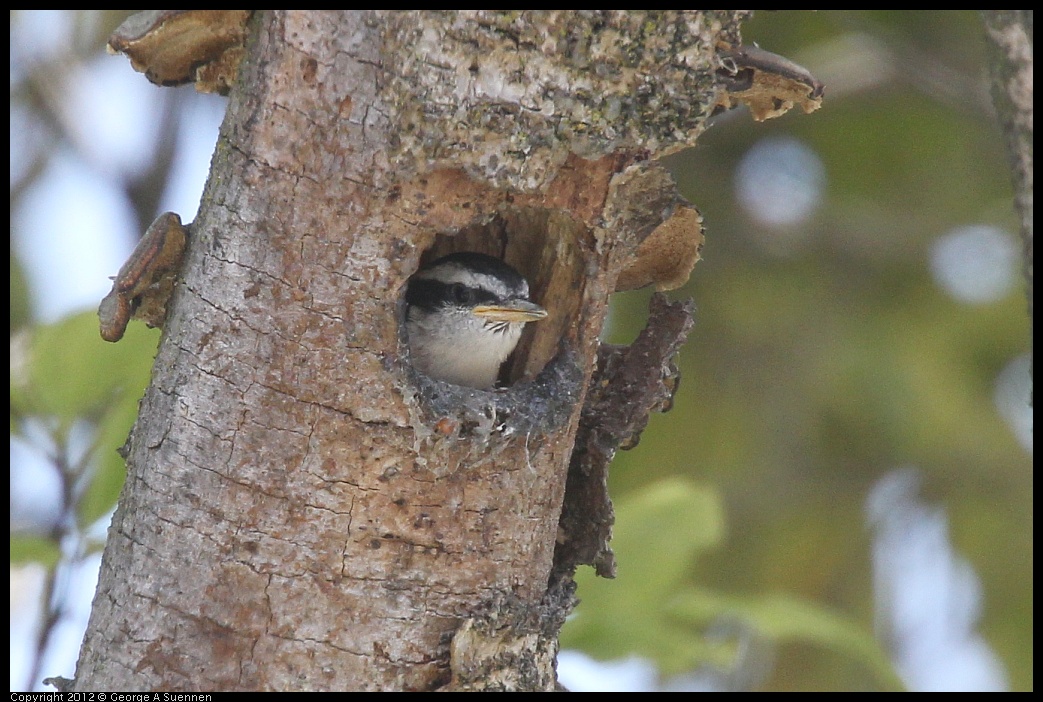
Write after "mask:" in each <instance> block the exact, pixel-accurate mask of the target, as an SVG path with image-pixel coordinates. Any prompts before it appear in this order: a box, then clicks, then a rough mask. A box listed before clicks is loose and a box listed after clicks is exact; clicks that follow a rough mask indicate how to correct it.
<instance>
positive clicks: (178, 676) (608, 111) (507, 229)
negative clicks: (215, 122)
mask: <svg viewBox="0 0 1043 702" xmlns="http://www.w3.org/2000/svg"><path fill="white" fill-rule="evenodd" d="M746 14H747V13H746V12H745V11H684V12H682V11H632V12H622V11H584V12H578V11H538V12H496V11H459V12H434V11H430V12H391V11H357V12H345V11H325V12H320V11H258V12H255V13H253V14H252V16H250V17H249V20H248V22H247V23H246V25H245V27H246V31H245V34H244V36H245V37H246V39H245V44H243V47H244V51H243V52H242V53H243V57H242V63H241V65H239V66H238V77H237V79H234V80H232V81H231V83H230V85H231V88H230V92H229V98H230V103H229V106H228V113H227V116H226V119H225V122H224V125H223V127H222V130H221V134H220V138H219V141H218V145H217V149H216V152H215V154H214V157H213V162H212V165H211V173H210V178H209V181H208V184H207V187H206V191H205V193H204V197H203V202H202V205H201V208H200V211H199V215H198V218H197V219H196V220H195V221H194V222H193V223H192V224H191V225H190V227H189V230H190V236H189V238H188V245H187V250H186V253H185V258H184V261H183V267H182V269H181V272H180V274H179V276H178V278H177V284H176V285H175V286H174V292H173V296H172V298H171V299H170V305H169V308H168V313H167V314H168V316H167V318H166V323H165V326H164V334H163V338H162V341H161V343H160V347H159V350H158V355H157V357H156V361H155V367H154V371H153V377H152V383H151V385H150V387H149V388H148V390H147V391H146V393H145V396H144V398H143V400H142V402H141V409H140V415H139V419H138V422H137V424H136V426H135V428H134V430H133V432H132V434H131V437H130V439H129V440H128V444H127V447H126V448H125V451H126V456H127V481H126V485H125V487H124V490H123V494H122V497H121V499H120V503H119V507H118V509H117V512H116V515H115V517H114V519H113V522H112V525H111V528H110V531H109V540H108V544H107V547H106V550H105V556H104V560H103V564H102V571H101V578H100V582H99V586H98V591H97V595H96V597H95V601H94V609H93V612H92V615H91V619H90V624H89V626H88V630H87V634H86V637H85V641H84V644H83V649H82V651H81V657H80V660H79V664H78V668H77V675H76V689H78V690H109V691H111V690H181V691H206V690H435V689H456V690H467V689H472V690H496V689H499V690H553V689H555V687H556V676H555V668H554V665H555V656H556V653H557V632H558V629H559V628H560V626H561V623H562V622H563V620H564V617H565V615H566V614H567V613H568V611H569V609H570V608H571V606H572V604H573V596H572V583H571V574H572V572H573V571H574V570H575V567H576V565H578V564H579V563H581V562H594V561H595V560H596V561H597V562H598V564H599V568H602V569H605V570H610V556H608V555H606V553H605V549H604V548H601V547H600V546H599V545H598V544H596V543H594V544H587V545H585V546H573V547H572V548H569V549H566V550H563V551H560V552H559V553H558V555H557V556H556V549H558V547H559V546H562V545H563V544H567V543H568V542H569V540H570V539H571V538H573V537H574V536H575V535H574V534H573V533H571V531H570V528H569V526H568V524H566V523H565V522H564V521H562V520H561V517H562V508H563V502H566V497H565V492H566V478H567V477H568V479H569V482H570V484H571V483H572V482H573V481H574V480H577V481H579V482H582V481H583V476H579V477H573V476H569V475H568V473H569V467H570V463H572V464H574V468H575V465H578V464H582V470H583V471H586V473H590V471H591V468H590V464H591V460H589V457H590V456H593V455H595V454H597V455H598V456H601V459H599V460H600V462H601V463H607V460H608V459H610V458H611V454H612V453H613V452H614V450H615V448H616V446H618V445H619V443H620V442H621V441H629V440H631V439H633V440H636V436H634V435H635V432H639V431H640V429H641V428H643V426H644V421H643V420H644V419H646V418H647V412H648V411H649V410H650V409H656V408H662V407H661V405H663V404H668V397H667V396H668V394H669V392H668V389H669V387H671V383H670V372H671V369H670V367H669V366H670V364H669V355H671V354H672V353H673V352H674V351H676V348H677V346H678V345H679V343H680V341H681V340H682V339H683V336H684V334H685V333H687V329H688V326H689V325H690V323H691V319H690V314H689V312H690V310H689V308H687V307H677V306H671V305H669V304H668V303H665V302H664V301H663V300H657V302H656V303H655V306H654V307H655V309H654V310H653V317H654V318H656V319H659V318H661V319H663V320H665V321H664V322H663V326H662V329H659V330H657V329H655V328H652V329H651V331H649V332H648V333H647V334H646V338H645V340H644V342H643V345H642V347H641V351H640V352H639V353H638V352H635V353H633V354H630V355H629V356H628V355H626V353H625V352H624V351H620V350H615V351H612V352H611V353H606V352H604V351H603V352H602V356H603V358H602V363H603V364H608V366H611V367H612V368H616V367H618V368H620V369H621V370H619V371H618V373H617V374H616V375H615V376H613V375H612V373H614V372H615V371H606V373H608V374H607V375H606V374H605V373H602V374H601V375H599V376H597V378H600V379H601V380H595V381H594V382H595V383H597V382H600V385H598V386H597V387H598V389H597V392H596V394H595V395H594V396H595V397H596V398H597V400H598V402H600V403H603V404H604V405H605V406H606V407H609V406H612V405H614V404H615V415H614V418H613V422H615V424H614V426H616V425H619V426H620V427H621V429H620V432H622V433H623V434H628V436H606V432H604V431H601V432H599V431H597V430H596V429H593V428H590V427H588V428H587V429H585V430H584V431H583V432H581V433H582V435H583V436H593V437H595V438H596V440H597V442H598V443H597V446H596V447H590V446H588V447H581V449H580V453H582V456H583V458H582V460H578V459H577V460H574V459H573V455H574V451H576V450H577V449H576V447H575V446H574V444H575V442H576V437H577V433H578V431H579V430H580V423H581V417H582V416H583V415H584V400H585V399H586V398H587V395H588V387H590V386H591V383H592V377H594V374H595V372H596V369H597V368H598V349H599V343H598V334H599V333H600V331H601V328H602V324H603V321H604V318H605V314H606V309H607V301H608V297H609V295H610V293H612V292H613V291H614V290H615V289H616V287H617V279H619V278H620V276H621V275H622V274H623V273H624V272H625V271H626V270H627V269H629V268H630V267H631V266H632V265H633V264H634V263H635V261H636V260H637V259H638V258H639V253H638V251H639V247H640V245H641V244H642V243H643V242H645V241H646V240H647V239H649V237H650V236H651V235H652V233H653V232H654V231H656V230H658V229H659V228H660V226H661V225H663V224H664V223H669V222H670V221H673V222H674V227H675V228H676V227H677V222H689V223H695V226H698V224H697V220H698V217H697V213H694V210H693V209H692V208H691V207H690V206H689V205H687V204H686V203H684V201H683V200H682V199H681V198H680V197H679V196H678V195H677V194H676V192H675V191H674V189H673V184H672V182H671V181H670V179H669V178H668V177H667V176H665V174H664V172H663V171H662V169H660V167H659V166H658V165H657V163H656V159H657V158H658V157H660V156H662V155H665V154H667V153H670V152H672V151H676V150H678V149H680V148H683V147H685V146H689V145H692V144H693V143H694V142H695V139H696V137H697V136H698V134H699V133H700V132H701V130H702V129H703V127H704V122H705V120H706V118H707V117H708V116H709V115H710V114H711V112H712V111H713V109H714V105H715V103H716V101H717V98H718V97H719V93H720V91H721V87H720V79H719V77H718V75H717V71H719V70H720V68H721V64H722V62H721V61H720V60H719V58H718V51H719V49H720V47H721V46H723V45H738V44H739V38H738V26H739V22H740V21H741V19H742V18H744V17H745V16H746ZM221 70H222V71H224V70H225V68H224V67H222V69H221ZM233 75H234V74H233ZM696 235H697V232H691V231H690V230H689V231H687V233H686V235H685V236H687V237H688V238H689V239H691V237H694V236H696ZM455 250H476V251H483V252H486V253H491V254H495V255H497V256H501V257H503V258H504V259H505V260H507V261H508V262H509V263H512V264H513V265H515V266H516V267H517V268H518V269H519V270H521V271H522V273H523V274H525V275H526V276H527V277H528V278H529V280H530V282H531V283H532V287H533V291H534V298H535V299H536V300H538V301H540V302H541V303H542V304H543V305H544V306H546V307H548V309H549V310H550V317H549V318H548V319H547V320H545V321H543V322H540V323H539V324H537V325H530V326H532V327H533V329H532V332H533V334H532V336H531V337H530V338H528V339H526V340H525V341H523V347H522V348H521V349H520V350H519V353H518V354H517V356H518V357H517V359H516V361H515V364H514V367H513V375H512V377H513V378H514V380H515V382H514V383H513V384H512V385H511V386H510V387H509V388H507V389H505V390H497V391H481V390H473V389H469V388H461V387H456V386H450V385H447V384H444V383H438V382H435V381H432V380H430V379H428V378H425V377H423V376H421V375H419V374H418V373H416V372H415V371H414V370H413V369H412V368H411V366H410V363H409V358H408V350H407V348H406V346H405V344H404V339H403V335H402V331H401V320H402V317H403V302H402V293H403V290H404V286H405V283H406V281H407V280H408V278H409V276H410V275H412V274H413V273H414V272H415V271H416V270H417V268H418V267H419V266H420V265H421V264H422V263H423V262H425V261H427V260H429V259H431V258H432V257H434V256H437V255H440V254H443V253H447V252H450V251H455ZM692 262H694V258H693V259H692ZM674 273H676V271H675V272H674ZM667 277H668V276H667ZM683 277H686V274H685V276H682V278H683ZM649 280H652V281H653V282H654V278H652V279H649ZM642 281H643V282H642V283H641V284H646V283H647V282H649V281H648V280H644V279H643V278H642ZM650 324H651V322H650ZM626 359H629V360H626ZM649 368H651V369H652V371H651V372H648V369H649ZM642 369H644V370H642ZM602 370H604V368H603V369H602ZM611 377H625V378H626V379H627V380H626V382H627V383H629V387H628V390H627V392H628V393H629V394H621V395H619V396H618V397H620V398H625V401H627V402H631V401H632V402H634V403H635V405H634V406H635V408H636V409H635V414H641V413H643V416H641V417H628V416H624V415H626V413H625V412H620V411H619V406H618V403H614V402H613V400H612V398H613V395H612V389H611V387H610V383H609V381H610V379H611ZM635 383H646V384H648V387H649V388H650V390H649V391H648V392H647V393H645V394H644V395H645V396H644V397H641V395H642V393H640V392H637V391H636V390H635V387H638V386H635V385H634V384H635ZM653 386H654V387H653ZM635 395H636V397H635ZM620 401H623V400H620ZM587 414H588V415H590V416H589V419H590V421H592V422H594V423H596V422H597V416H596V415H597V413H596V412H595V413H593V415H591V413H590V412H589V411H588V412H587ZM616 433H619V432H616ZM586 473H585V474H586ZM588 477H589V476H588ZM593 480H594V482H595V484H597V483H598V481H600V482H601V483H603V476H594V478H593ZM570 489H571V488H570ZM594 492H597V490H594ZM582 499H583V498H581V499H579V500H578V501H576V502H574V503H573V504H572V508H571V511H570V517H569V520H570V522H569V523H572V524H577V525H579V526H576V527H575V529H574V531H582V530H583V529H585V528H586V527H585V526H584V524H586V523H587V522H590V521H591V519H592V520H593V521H594V522H596V523H597V524H598V525H600V527H599V528H598V529H595V531H600V532H601V536H599V537H597V538H607V533H605V532H607V525H608V524H610V522H611V515H610V511H611V510H610V506H607V507H604V506H603V508H604V509H607V512H608V513H607V516H606V514H605V513H602V515H601V516H600V517H596V518H595V517H592V518H591V519H587V520H585V519H584V516H583V514H582ZM599 500H601V498H600V497H598V496H595V497H593V498H591V502H592V503H598V502H599ZM577 538H579V537H577ZM565 551H567V553H566V552H565ZM570 554H573V555H570ZM574 554H586V555H579V556H576V555H574ZM607 574H610V573H607Z"/></svg>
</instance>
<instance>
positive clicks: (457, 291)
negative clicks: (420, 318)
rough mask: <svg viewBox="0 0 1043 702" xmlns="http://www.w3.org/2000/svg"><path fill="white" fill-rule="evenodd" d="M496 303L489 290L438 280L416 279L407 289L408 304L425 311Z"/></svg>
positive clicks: (410, 282) (411, 281)
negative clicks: (455, 305)
mask: <svg viewBox="0 0 1043 702" xmlns="http://www.w3.org/2000/svg"><path fill="white" fill-rule="evenodd" d="M494 302H496V296H495V295H493V294H492V293H491V292H489V291H488V290H483V289H481V288H472V287H467V286H464V285H462V284H460V283H443V282H441V281H438V280H429V279H425V278H414V279H413V280H410V281H409V287H408V288H407V289H406V303H408V304H410V305H416V306H418V307H422V308H424V309H435V308H436V307H441V306H444V305H447V304H450V303H455V304H464V305H480V304H489V303H494Z"/></svg>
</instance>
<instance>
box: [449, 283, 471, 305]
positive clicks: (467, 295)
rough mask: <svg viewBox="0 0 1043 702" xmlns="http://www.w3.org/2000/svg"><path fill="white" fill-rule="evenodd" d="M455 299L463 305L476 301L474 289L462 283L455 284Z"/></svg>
mask: <svg viewBox="0 0 1043 702" xmlns="http://www.w3.org/2000/svg"><path fill="white" fill-rule="evenodd" d="M452 292H453V299H454V300H456V301H457V302H459V303H460V304H461V305H470V304H472V303H473V302H474V291H473V290H471V289H470V288H469V287H467V286H466V285H463V284H461V283H454V284H453V290H452Z"/></svg>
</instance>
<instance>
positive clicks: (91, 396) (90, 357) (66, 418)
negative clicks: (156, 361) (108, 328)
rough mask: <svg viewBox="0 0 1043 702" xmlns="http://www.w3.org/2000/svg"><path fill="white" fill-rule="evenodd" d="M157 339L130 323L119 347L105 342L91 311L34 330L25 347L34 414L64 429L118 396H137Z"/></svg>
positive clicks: (141, 389)
mask: <svg viewBox="0 0 1043 702" xmlns="http://www.w3.org/2000/svg"><path fill="white" fill-rule="evenodd" d="M158 334H159V332H158V331H155V330H149V329H147V328H146V327H145V326H144V325H142V324H137V323H134V324H131V325H130V327H128V329H127V334H126V335H125V336H124V337H123V339H122V340H121V341H120V342H119V343H117V344H110V343H107V342H105V341H102V339H101V337H100V336H99V334H98V317H97V315H96V314H94V313H93V312H81V313H79V314H75V315H71V316H69V317H65V318H63V319H61V320H59V321H57V322H55V323H54V324H47V325H42V326H40V327H37V328H36V329H35V330H34V331H33V335H32V340H31V342H30V346H29V358H28V384H27V385H28V389H27V390H26V393H27V394H28V395H29V396H30V397H31V400H32V406H33V409H34V411H35V412H36V413H38V414H43V415H49V416H54V417H57V418H58V419H59V420H60V421H61V423H62V426H63V427H68V426H69V425H70V424H71V423H72V422H73V421H74V420H75V419H78V418H82V417H92V416H96V415H98V414H100V413H101V412H103V411H104V410H105V409H106V408H107V407H108V406H109V405H111V404H112V403H113V402H114V401H116V397H117V395H118V393H120V392H127V393H131V394H136V395H137V396H138V397H140V395H141V393H142V392H143V390H144V388H145V386H146V385H147V384H148V377H149V372H150V370H151V367H152V359H153V356H154V355H155V350H156V343H157V338H158ZM136 399H137V398H135V401H136Z"/></svg>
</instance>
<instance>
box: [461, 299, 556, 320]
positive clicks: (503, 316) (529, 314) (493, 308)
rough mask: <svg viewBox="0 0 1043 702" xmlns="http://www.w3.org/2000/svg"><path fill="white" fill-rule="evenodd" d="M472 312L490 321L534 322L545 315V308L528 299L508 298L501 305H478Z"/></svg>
mask: <svg viewBox="0 0 1043 702" xmlns="http://www.w3.org/2000/svg"><path fill="white" fill-rule="evenodd" d="M473 312H474V313H475V314H476V315H478V316H479V317H481V318H482V319H488V320H489V321H491V322H521V323H523V324H524V323H525V322H535V321H536V320H538V319H543V318H544V317H546V316H547V310H545V309H543V308H542V307H540V306H539V305H537V304H536V303H534V302H529V301H528V300H510V301H508V302H506V303H505V304H502V305H478V306H477V307H475V308H474V310H473Z"/></svg>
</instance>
